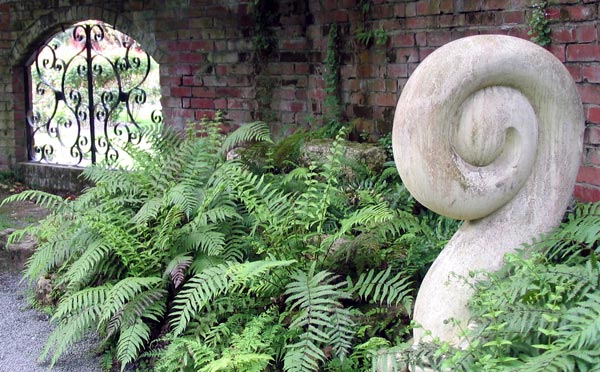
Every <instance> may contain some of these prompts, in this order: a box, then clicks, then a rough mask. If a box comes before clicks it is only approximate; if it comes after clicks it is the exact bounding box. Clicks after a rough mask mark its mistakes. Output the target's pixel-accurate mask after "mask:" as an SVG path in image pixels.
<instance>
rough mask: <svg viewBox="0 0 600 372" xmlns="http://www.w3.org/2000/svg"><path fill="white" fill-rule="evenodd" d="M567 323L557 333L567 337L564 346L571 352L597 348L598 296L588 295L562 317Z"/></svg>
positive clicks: (599, 330) (599, 333)
mask: <svg viewBox="0 0 600 372" xmlns="http://www.w3.org/2000/svg"><path fill="white" fill-rule="evenodd" d="M564 321H566V322H567V324H565V325H564V326H562V327H561V328H560V329H559V333H560V334H563V335H564V336H568V338H567V340H566V341H565V342H566V346H567V347H568V348H569V349H571V350H579V349H587V348H589V347H598V345H599V344H600V294H595V293H588V294H587V300H585V301H581V302H579V303H578V304H577V306H574V307H572V308H571V309H570V310H569V311H567V313H566V314H565V315H564Z"/></svg>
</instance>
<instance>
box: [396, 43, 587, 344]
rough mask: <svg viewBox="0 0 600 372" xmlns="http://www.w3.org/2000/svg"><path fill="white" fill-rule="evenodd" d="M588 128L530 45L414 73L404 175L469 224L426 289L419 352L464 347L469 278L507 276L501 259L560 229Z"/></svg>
mask: <svg viewBox="0 0 600 372" xmlns="http://www.w3.org/2000/svg"><path fill="white" fill-rule="evenodd" d="M583 129H584V116H583V110H582V106H581V101H580V98H579V95H578V93H577V89H576V87H575V84H574V82H573V80H572V79H571V76H570V74H569V73H568V71H567V70H566V68H565V67H564V66H563V65H562V64H561V63H560V62H559V61H558V60H557V59H556V58H555V57H554V56H553V55H552V54H550V53H549V52H548V51H546V50H545V49H543V48H541V47H539V46H537V45H535V44H533V43H531V42H528V41H525V40H522V39H517V38H514V37H509V36H500V35H486V36H473V37H468V38H464V39H460V40H457V41H454V42H451V43H449V44H446V45H445V46H443V47H441V48H439V49H437V50H436V51H435V52H434V53H432V54H431V55H430V56H429V57H428V58H426V59H425V60H424V61H423V62H422V63H421V64H420V65H419V67H418V68H417V69H416V70H415V72H414V73H413V74H412V76H411V77H410V79H409V81H408V83H407V84H406V86H405V88H404V90H403V91H402V95H401V97H400V100H399V102H398V105H397V108H396V113H395V117H394V128H393V137H392V138H393V150H394V158H395V162H396V166H397V168H398V171H399V173H400V176H401V178H402V180H403V182H404V184H405V185H406V187H407V188H408V190H409V191H410V192H411V193H412V194H413V196H414V197H415V198H416V199H417V200H418V201H419V202H420V203H422V204H423V205H425V206H426V207H428V208H430V209H432V210H433V211H435V212H437V213H439V214H442V215H445V216H448V217H452V218H456V219H462V220H465V222H464V224H463V225H462V227H461V228H460V229H459V230H458V232H456V234H455V235H454V236H453V237H452V239H451V240H450V241H449V243H448V245H447V246H446V247H445V248H444V250H443V251H442V253H441V254H440V255H439V257H438V258H437V259H436V261H435V262H434V263H433V265H432V267H431V269H430V270H429V272H428V273H427V275H426V277H425V279H424V281H423V284H422V286H421V288H420V289H419V294H418V296H417V299H416V303H415V309H414V319H415V321H416V322H417V323H419V324H420V325H421V326H422V329H417V330H416V331H415V335H414V336H415V341H416V342H418V341H419V340H423V337H424V333H423V330H429V331H431V335H432V336H433V337H439V338H440V339H442V340H445V341H449V342H452V343H454V344H456V345H460V344H461V342H462V340H461V336H460V330H459V328H457V327H455V326H453V323H455V322H459V323H460V324H461V326H462V327H463V328H466V327H467V326H468V320H469V311H468V301H469V297H470V295H471V293H472V289H471V288H470V286H469V285H467V284H466V283H465V278H468V275H469V272H471V271H479V270H486V271H494V270H497V269H499V268H500V267H501V266H502V262H503V256H504V255H505V253H507V252H511V251H513V250H514V249H515V248H517V247H518V246H520V245H521V244H522V243H525V242H528V241H531V238H532V237H535V236H536V235H538V234H539V233H542V232H546V231H548V230H550V229H551V228H553V227H554V226H556V225H557V224H558V223H559V222H560V219H561V217H562V216H563V214H564V211H565V209H566V207H567V205H568V203H569V201H570V198H571V195H572V191H573V186H574V182H575V177H576V175H577V171H578V168H579V162H580V156H581V151H582V142H583V138H582V137H583ZM449 319H453V320H454V321H455V322H452V321H450V322H449V321H448V320H449Z"/></svg>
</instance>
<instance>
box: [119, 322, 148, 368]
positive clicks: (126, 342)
mask: <svg viewBox="0 0 600 372" xmlns="http://www.w3.org/2000/svg"><path fill="white" fill-rule="evenodd" d="M149 338H150V327H148V325H147V324H146V323H144V322H143V321H142V320H141V319H137V321H136V322H135V323H133V324H132V325H130V326H128V327H126V328H125V329H123V330H122V331H121V335H120V337H119V341H118V342H117V359H118V360H119V361H120V362H121V371H124V370H125V368H126V367H127V365H128V364H129V363H130V362H132V361H134V360H135V359H136V358H137V356H138V354H139V352H140V350H141V349H142V348H143V346H144V344H145V343H146V342H148V340H149Z"/></svg>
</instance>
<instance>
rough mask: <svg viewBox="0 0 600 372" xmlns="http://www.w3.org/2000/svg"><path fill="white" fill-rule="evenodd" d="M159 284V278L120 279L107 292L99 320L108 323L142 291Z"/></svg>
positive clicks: (160, 281)
mask: <svg viewBox="0 0 600 372" xmlns="http://www.w3.org/2000/svg"><path fill="white" fill-rule="evenodd" d="M160 283H162V279H161V278H159V277H146V278H138V277H129V278H125V279H122V280H121V281H119V282H118V283H117V284H115V285H114V286H113V287H112V288H111V289H110V291H109V292H108V294H107V298H106V303H105V305H104V307H103V312H102V318H101V319H102V320H103V321H109V320H110V319H111V318H112V317H113V316H114V315H115V314H117V313H118V312H119V311H122V310H123V308H124V307H125V304H127V303H128V302H130V301H132V300H133V299H134V298H135V297H136V296H137V295H138V294H140V293H141V292H142V291H144V290H145V289H151V288H155V287H156V286H157V285H158V284H160Z"/></svg>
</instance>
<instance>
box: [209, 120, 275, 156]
mask: <svg viewBox="0 0 600 372" xmlns="http://www.w3.org/2000/svg"><path fill="white" fill-rule="evenodd" d="M248 141H259V142H268V143H272V142H273V141H272V140H271V130H270V128H269V126H268V124H267V123H265V122H262V121H255V122H252V123H247V124H244V125H242V126H240V127H239V128H238V129H236V130H235V131H234V132H232V133H230V134H229V135H228V136H227V138H226V139H225V141H223V145H222V146H221V154H224V153H226V152H227V151H229V150H231V149H232V148H233V147H235V146H237V145H239V144H240V143H244V142H248Z"/></svg>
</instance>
